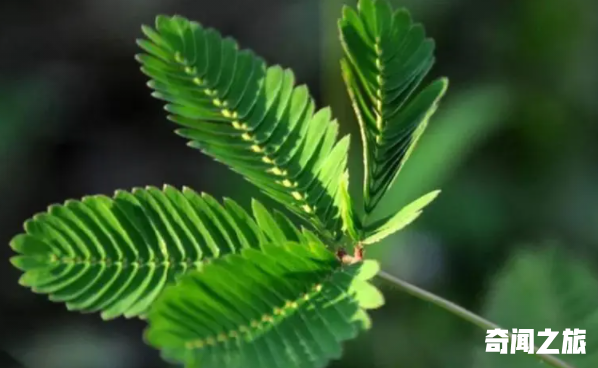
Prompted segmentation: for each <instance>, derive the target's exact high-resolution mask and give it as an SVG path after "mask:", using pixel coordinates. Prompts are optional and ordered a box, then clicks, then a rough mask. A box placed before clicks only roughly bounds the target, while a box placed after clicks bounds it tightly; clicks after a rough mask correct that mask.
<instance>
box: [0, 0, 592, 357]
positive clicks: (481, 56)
mask: <svg viewBox="0 0 598 368" xmlns="http://www.w3.org/2000/svg"><path fill="white" fill-rule="evenodd" d="M392 2H393V4H394V5H395V6H406V7H408V8H409V9H410V10H411V12H412V14H413V16H414V18H415V19H416V20H418V21H420V22H423V23H424V25H425V26H426V29H427V32H428V34H429V35H430V36H431V37H433V38H434V39H435V40H436V43H437V63H436V66H435V68H434V69H433V71H432V73H431V77H437V76H440V75H446V76H448V77H449V78H450V80H451V86H450V88H449V93H448V96H447V97H446V98H445V100H444V101H443V103H442V105H441V107H440V110H439V112H438V113H437V114H436V115H435V117H434V118H433V119H432V121H431V124H430V127H429V128H428V131H427V132H426V134H425V135H424V137H423V138H422V141H421V143H420V144H419V145H418V149H417V151H416V152H415V154H414V155H413V157H412V158H411V159H410V161H409V162H408V164H407V167H406V168H405V170H404V171H403V172H402V173H401V175H400V176H399V179H398V181H397V183H396V184H395V186H394V187H393V189H392V190H391V193H390V194H389V195H388V197H387V198H386V200H385V201H384V207H383V208H381V212H380V213H381V214H386V213H389V212H390V211H393V210H396V209H397V208H398V206H401V205H404V204H406V203H407V202H409V201H411V200H414V199H415V198H416V197H418V196H419V195H422V194H424V193H426V192H427V191H429V190H432V189H437V188H441V189H442V190H443V193H442V194H441V196H440V197H439V198H438V199H437V200H436V201H435V202H434V203H433V204H432V205H431V206H430V207H429V208H428V209H427V210H426V211H425V212H424V215H423V216H422V217H420V219H418V221H416V223H414V224H412V225H410V226H409V227H408V228H407V229H406V230H404V231H402V232H400V233H399V234H397V235H396V236H393V237H392V238H390V239H389V240H387V241H385V242H383V243H380V244H376V245H374V246H372V248H371V249H370V250H368V256H372V257H376V258H379V259H380V260H381V261H382V264H383V266H384V268H385V269H386V270H387V271H389V272H391V273H393V274H396V275H399V276H401V277H403V278H405V279H407V280H409V281H411V282H413V283H415V284H417V285H419V286H422V287H424V288H426V289H428V290H431V291H433V292H435V293H438V294H440V295H442V296H444V297H446V298H449V299H451V300H453V301H456V302H458V303H460V304H462V305H464V306H466V307H467V308H470V309H473V310H475V311H476V312H479V313H481V314H483V315H484V316H487V317H489V318H491V319H493V320H495V321H496V322H498V323H500V324H503V325H504V326H505V327H509V328H535V329H541V330H543V329H545V328H552V329H557V330H564V329H565V328H572V329H573V328H581V329H587V330H588V332H587V336H588V337H587V343H588V345H587V348H586V349H587V355H585V356H574V357H573V359H569V358H568V357H566V356H562V357H561V358H564V359H565V360H567V359H569V361H571V362H572V363H574V364H576V365H577V366H578V367H582V368H585V367H588V368H595V367H597V366H598V350H596V348H595V347H598V280H597V279H596V276H595V275H596V274H597V272H596V266H597V265H598V195H597V193H598V189H597V188H598V159H597V158H598V144H597V143H598V127H597V126H596V124H595V122H596V121H597V118H598V106H597V104H596V99H597V98H598V2H596V1H594V0H568V1H563V0H542V1H532V0H519V1H504V0H486V1H477V0H400V1H399V0H394V1H392ZM343 3H351V4H352V3H353V2H352V1H346V2H345V1H341V0H284V1H281V0H251V1H248V0H219V1H206V0H193V1H188V0H168V1H167V0H143V1H141V0H125V1H123V0H62V1H60V2H49V1H43V0H31V1H16V0H5V1H2V2H0V20H1V22H0V49H1V50H2V57H1V58H0V221H1V222H0V223H1V224H2V225H1V226H0V243H2V244H5V246H4V247H0V259H3V260H4V261H1V262H0V264H1V265H2V266H0V280H2V282H1V283H0V352H3V353H8V354H10V355H12V356H13V357H15V358H16V359H17V360H19V361H21V362H22V363H23V364H24V365H25V366H27V367H36V368H104V367H105V368H159V367H166V366H167V365H166V364H165V363H162V362H161V361H160V360H159V358H158V354H157V352H156V351H153V350H152V349H150V348H149V347H146V346H144V344H143V342H142V339H141V332H142V329H143V326H144V324H143V322H141V321H137V320H131V321H127V320H124V319H119V320H116V321H113V322H108V323H104V322H102V321H101V320H100V317H99V316H98V315H80V314H75V313H69V312H67V311H66V308H65V307H64V306H63V305H62V304H54V303H51V302H49V301H47V299H46V298H45V297H43V296H36V295H34V294H32V293H31V292H30V291H28V290H26V289H24V288H22V287H20V286H18V284H17V280H18V276H19V274H18V272H17V271H16V269H13V268H11V267H10V265H9V263H8V258H9V257H10V255H11V251H10V249H9V247H8V242H9V240H10V238H11V237H12V236H13V235H15V234H17V233H18V232H20V230H21V224H22V222H23V221H24V220H26V219H27V218H28V217H30V216H31V215H33V214H34V213H37V212H41V211H44V210H45V208H46V206H47V205H49V204H52V203H57V202H62V201H64V200H65V199H67V198H79V197H81V196H83V195H86V194H95V193H104V194H111V193H112V192H113V190H114V189H117V188H123V189H130V188H131V187H134V186H143V185H162V184H164V183H169V184H173V185H176V186H182V185H188V186H191V187H193V188H194V189H196V190H198V191H207V192H210V193H212V194H214V195H215V196H223V195H226V196H230V197H232V198H234V199H235V200H239V201H240V202H241V203H242V204H245V205H247V204H248V203H249V199H250V197H251V196H257V197H259V198H263V196H262V195H261V194H259V193H258V192H257V191H256V190H255V189H254V188H253V187H251V186H250V185H249V184H248V183H246V182H244V181H243V180H242V179H241V178H240V177H238V176H236V175H235V174H232V173H231V172H230V171H228V169H226V168H225V167H223V166H221V165H219V164H216V163H214V162H212V161H211V160H210V159H208V158H207V157H204V156H202V155H200V154H199V153H198V152H196V151H194V150H191V149H188V148H186V147H185V144H184V141H183V140H182V139H180V138H177V137H176V136H175V135H174V134H172V130H173V128H174V126H172V125H171V124H170V123H169V122H167V121H166V119H165V114H164V113H163V111H162V110H161V103H159V102H158V101H155V100H153V99H152V98H151V97H150V93H149V92H150V91H149V89H148V88H147V87H146V86H145V82H146V80H145V77H144V76H143V75H142V74H141V73H140V72H139V70H138V65H137V64H136V62H135V61H134V59H133V55H134V54H135V53H136V52H137V51H138V50H137V49H136V46H135V42H134V40H135V38H137V37H140V35H141V33H140V30H139V26H140V25H141V24H142V23H146V24H147V23H152V21H153V18H154V16H155V15H156V14H158V13H167V14H174V13H178V14H182V15H185V16H187V17H189V18H192V19H196V20H198V21H200V22H201V23H203V24H204V25H207V26H211V27H215V28H217V29H219V30H220V31H221V32H222V33H224V34H226V35H230V36H233V37H234V38H236V39H237V40H239V42H240V43H241V45H242V46H243V47H247V48H251V49H253V50H255V51H256V52H257V53H259V54H261V55H262V56H264V57H265V58H266V60H268V62H269V63H271V64H274V63H277V64H282V65H284V66H287V67H291V68H293V69H294V70H295V71H296V73H297V76H298V78H297V79H298V80H299V81H300V82H301V83H306V84H308V85H309V87H310V90H311V92H312V94H313V95H314V97H315V98H316V100H317V102H318V104H319V105H320V106H324V105H332V107H333V110H334V112H335V115H336V116H337V117H338V118H339V119H340V120H341V125H342V129H343V131H344V132H345V133H349V132H350V133H352V135H353V138H354V139H353V142H352V147H353V150H352V153H351V154H352V164H351V165H352V178H353V183H352V184H353V185H352V188H351V189H352V191H354V193H356V194H358V193H359V192H360V187H359V186H360V183H361V176H360V175H361V170H362V169H361V167H360V165H361V161H360V159H361V153H360V152H359V144H360V143H359V140H358V137H359V134H358V130H357V124H356V122H355V120H354V119H353V117H352V111H351V109H350V107H349V104H348V98H347V95H346V92H345V89H344V86H343V85H342V81H341V79H340V73H339V67H338V61H339V58H340V53H339V51H340V49H339V45H338V41H337V39H338V38H337V32H336V19H337V17H338V16H339V14H340V8H341V6H342V4H343ZM268 203H270V204H272V202H268ZM380 287H381V289H382V290H383V291H384V292H385V295H386V296H387V300H388V302H387V305H386V306H385V307H384V308H382V309H381V310H378V311H375V312H374V313H373V319H374V327H373V329H372V330H371V331H369V332H368V333H366V334H364V335H362V336H361V337H360V338H358V339H357V340H355V341H352V342H350V343H349V344H348V345H347V346H346V355H345V357H344V359H343V360H342V361H338V362H335V363H334V364H333V365H332V366H333V367H338V368H341V367H346V368H358V367H359V368H365V367H373V368H395V367H396V368H402V367H405V368H441V367H443V368H444V367H449V368H452V367H460V368H463V367H480V368H495V367H496V368H502V367H516V368H519V367H521V368H523V367H537V366H539V363H537V361H535V360H534V359H533V358H531V357H529V356H526V355H525V354H522V353H519V354H518V355H516V356H497V355H493V354H490V353H485V352H484V346H485V345H484V337H485V334H484V331H480V330H476V329H475V328H474V327H472V326H469V325H468V324H466V323H465V322H462V321H460V320H458V319H456V318H455V317H453V316H451V315H449V314H447V313H446V312H444V311H442V310H439V309H437V308H435V307H433V306H430V305H428V304H426V303H423V302H420V301H418V300H414V299H413V298H411V297H409V296H406V295H402V294H400V293H399V292H397V291H395V290H393V288H392V287H391V286H388V285H385V284H384V283H380ZM537 343H538V344H539V343H541V341H540V342H538V341H537ZM551 348H560V344H559V343H557V342H555V343H554V344H553V346H551ZM0 355H1V354H0ZM1 359H2V358H1V357H0V366H2V367H4V366H3V365H2V364H3V362H2V361H1ZM8 368H10V367H8Z"/></svg>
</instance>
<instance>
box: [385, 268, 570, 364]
mask: <svg viewBox="0 0 598 368" xmlns="http://www.w3.org/2000/svg"><path fill="white" fill-rule="evenodd" d="M378 276H380V277H381V278H383V279H384V280H386V281H388V282H390V283H392V284H393V285H394V286H396V287H398V288H399V289H401V290H402V291H404V292H406V293H407V294H410V295H412V296H414V297H416V298H418V299H421V300H424V301H426V302H429V303H432V304H434V305H436V306H437V307H440V308H442V309H444V310H446V311H448V312H450V313H452V314H454V315H455V316H457V317H459V318H461V319H463V320H465V321H467V322H470V323H472V324H474V325H476V326H478V327H479V328H481V329H482V330H493V329H496V328H501V327H500V326H498V325H497V324H495V323H492V322H490V321H488V320H487V319H485V318H483V317H481V316H478V315H477V314H475V313H473V312H470V311H468V310H467V309H465V308H463V307H461V306H459V305H457V304H455V303H453V302H451V301H448V300H446V299H444V298H442V297H440V296H438V295H436V294H433V293H430V292H429V291H426V290H423V289H420V288H419V287H417V286H415V285H412V284H410V283H408V282H407V281H404V280H401V279H399V278H398V277H395V276H393V275H391V274H389V273H388V272H385V271H380V272H379V273H378ZM534 351H535V352H536V354H534V355H535V356H536V357H538V359H540V360H542V361H543V362H544V363H547V364H549V365H551V366H553V367H555V368H574V367H573V366H571V365H569V364H567V363H565V362H563V361H562V360H560V359H558V358H556V357H554V356H552V355H548V354H537V351H538V348H537V347H535V346H534Z"/></svg>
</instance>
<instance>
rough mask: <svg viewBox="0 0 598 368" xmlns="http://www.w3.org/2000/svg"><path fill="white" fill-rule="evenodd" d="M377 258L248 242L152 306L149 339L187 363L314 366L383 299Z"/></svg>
mask: <svg viewBox="0 0 598 368" xmlns="http://www.w3.org/2000/svg"><path fill="white" fill-rule="evenodd" d="M378 270H379V266H378V263H377V262H375V261H369V260H368V261H364V262H362V263H357V264H353V265H351V266H343V265H341V264H340V262H339V261H338V259H337V258H336V256H335V255H334V254H333V253H331V252H330V251H329V250H327V249H326V248H325V247H324V246H323V245H322V244H318V243H309V244H308V245H304V244H297V243H284V244H282V245H267V246H265V247H264V248H263V250H262V251H259V250H255V249H244V250H243V251H242V252H241V253H237V254H234V255H229V256H227V257H224V258H220V259H218V260H215V261H214V262H212V263H210V264H208V265H206V266H205V267H204V268H203V269H202V270H201V271H199V272H193V273H188V274H187V275H185V276H184V277H183V278H182V279H181V281H180V282H179V283H178V284H177V285H174V286H172V287H169V288H167V289H166V290H165V291H164V293H163V294H162V296H161V297H160V298H158V300H157V301H156V303H155V305H154V307H153V308H152V310H151V311H150V313H149V316H148V320H149V328H148V330H147V331H146V340H147V342H148V343H149V344H151V345H152V346H154V347H157V348H159V349H161V350H162V354H163V356H164V357H165V358H167V359H168V360H174V361H178V362H182V363H184V364H185V367H187V368H196V367H197V368H199V367H201V368H236V367H238V368H246V367H260V368H293V367H304V368H311V367H313V368H315V367H324V366H326V364H327V363H328V362H329V361H330V360H331V359H338V358H340V356H341V350H342V347H341V343H342V342H343V341H346V340H348V339H352V338H354V337H356V336H357V334H358V333H359V331H361V330H363V329H366V328H368V327H369V326H370V320H369V317H368V315H367V313H366V312H365V309H371V308H377V307H379V306H381V305H382V304H383V303H384V299H383V297H382V295H381V294H380V292H379V291H378V290H377V289H376V288H375V287H374V286H372V285H371V284H370V283H369V282H368V280H369V279H371V278H372V277H373V276H374V275H376V273H377V272H378Z"/></svg>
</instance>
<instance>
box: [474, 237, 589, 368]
mask: <svg viewBox="0 0 598 368" xmlns="http://www.w3.org/2000/svg"><path fill="white" fill-rule="evenodd" d="M597 289H598V278H596V274H595V272H594V270H593V269H592V268H591V267H589V265H588V262H585V261H583V260H580V259H575V258H572V257H570V256H569V255H567V254H566V253H565V252H564V251H563V250H562V249H558V248H553V247H544V248H541V249H525V247H522V249H521V250H520V251H518V252H516V253H515V255H514V256H513V258H512V259H511V260H510V261H509V262H508V263H507V264H506V265H505V267H504V269H503V270H502V271H501V272H500V273H499V274H498V275H497V277H496V280H494V281H493V282H492V283H491V284H490V286H489V288H488V296H487V300H486V302H485V306H484V308H483V315H484V316H485V317H487V318H489V319H491V320H493V321H494V322H496V323H498V324H499V325H501V327H503V328H504V329H507V330H509V331H511V329H514V328H516V329H534V331H536V332H537V331H544V330H545V329H547V328H549V329H551V330H552V331H558V332H559V335H558V336H557V337H556V339H555V340H554V341H553V342H552V344H550V346H548V347H547V348H549V349H557V350H558V351H561V352H562V350H561V349H562V348H563V334H562V332H563V331H565V329H570V330H572V331H573V330H574V329H581V330H585V331H586V339H585V342H586V347H585V351H586V354H585V355H562V356H560V358H561V359H563V360H564V361H566V362H568V363H570V364H573V365H574V366H575V367H577V368H592V367H596V365H597V364H598V351H597V350H596V349H597V348H598V343H597V342H596V339H593V338H592V336H596V334H598V310H597V309H596V306H597V305H598V294H596V290H597ZM545 339H546V338H545V337H538V336H537V335H536V336H534V343H535V345H536V346H538V347H540V346H541V345H542V344H543V343H544V340H545ZM508 349H509V351H510V349H511V346H510V344H509V346H508ZM483 350H484V349H482V351H481V352H479V353H477V355H476V358H477V359H476V364H475V366H476V367H479V368H499V367H505V366H508V367H512V368H526V367H530V366H533V365H534V363H535V362H534V360H533V356H531V357H530V356H526V355H528V354H526V353H523V352H519V354H515V355H499V354H488V353H485V352H484V351H483Z"/></svg>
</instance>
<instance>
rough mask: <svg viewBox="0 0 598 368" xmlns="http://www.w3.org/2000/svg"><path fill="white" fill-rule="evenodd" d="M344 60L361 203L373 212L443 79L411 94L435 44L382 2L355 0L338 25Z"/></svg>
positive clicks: (418, 131)
mask: <svg viewBox="0 0 598 368" xmlns="http://www.w3.org/2000/svg"><path fill="white" fill-rule="evenodd" d="M339 29H340V35H341V41H342V44H343V48H344V51H345V58H344V59H343V60H342V62H341V67H342V70H343V76H344V79H345V82H346V84H347V88H348V90H349V95H350V97H351V100H352V103H353V107H354V110H355V113H356V115H357V118H358V121H359V124H360V128H361V136H362V141H363V147H364V152H363V155H364V165H365V169H364V173H365V178H364V205H365V212H366V214H368V213H370V212H372V211H373V210H374V208H375V207H376V205H377V204H378V202H379V201H380V199H381V198H382V196H383V195H384V193H385V192H386V191H387V190H388V188H389V187H390V186H391V185H392V183H393V182H394V180H395V179H396V177H397V175H398V174H399V171H400V170H401V168H402V167H403V165H404V163H405V162H406V161H407V159H408V158H409V155H410V154H411V152H412V150H413V149H414V147H415V145H416V143H417V141H418V140H419V138H420V137H421V135H422V133H423V132H424V130H425V128H426V125H427V122H428V119H429V118H430V116H431V115H432V114H433V113H434V111H435V110H436V107H437V104H438V101H439V100H440V98H441V97H442V95H443V94H444V92H445V90H446V88H447V84H448V81H447V79H445V78H441V79H439V80H437V81H435V82H433V83H432V84H430V85H428V86H427V87H425V88H424V89H423V90H422V91H421V92H419V93H416V90H417V88H418V86H419V85H420V83H421V82H422V80H423V79H424V77H425V76H426V75H427V73H428V71H429V70H430V68H431V67H432V64H433V63H434V55H433V52H434V42H433V41H432V40H431V39H428V38H426V37H425V33H424V28H423V27H422V26H421V25H420V24H415V23H413V22H412V20H411V17H410V15H409V13H408V12H407V11H406V10H404V9H401V10H398V11H396V12H393V10H392V9H391V7H390V5H389V4H388V2H387V1H386V0H360V1H359V5H358V9H357V10H354V9H352V8H350V7H345V8H344V9H343V17H342V18H341V20H340V21H339Z"/></svg>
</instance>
